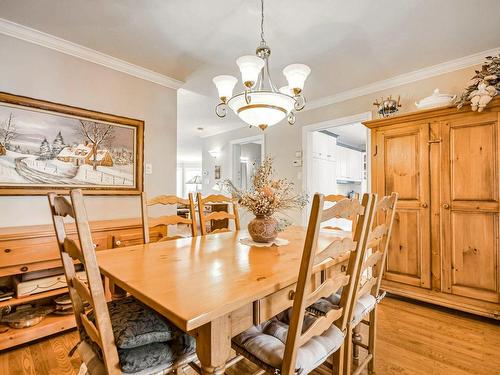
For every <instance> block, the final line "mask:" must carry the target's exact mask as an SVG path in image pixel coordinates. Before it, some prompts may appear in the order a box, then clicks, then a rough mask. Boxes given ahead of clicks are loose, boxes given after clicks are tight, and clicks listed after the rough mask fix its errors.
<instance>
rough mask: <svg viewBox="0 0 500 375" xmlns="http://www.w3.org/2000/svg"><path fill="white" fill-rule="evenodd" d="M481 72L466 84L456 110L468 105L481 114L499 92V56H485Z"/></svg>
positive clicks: (477, 71) (477, 72) (478, 71)
mask: <svg viewBox="0 0 500 375" xmlns="http://www.w3.org/2000/svg"><path fill="white" fill-rule="evenodd" d="M486 60H488V61H486V62H485V63H484V64H483V66H482V67H481V70H476V75H475V76H474V77H473V78H472V79H471V80H470V81H469V82H468V84H467V87H466V88H465V90H464V92H463V93H462V95H460V97H459V98H458V99H457V101H456V104H457V108H459V109H460V108H462V107H463V106H464V105H465V104H470V105H471V107H472V110H473V111H478V112H481V111H482V110H483V109H484V108H485V107H486V105H487V104H488V103H489V102H490V101H491V99H493V97H494V96H496V95H497V94H498V93H499V92H500V54H499V55H498V56H487V57H486Z"/></svg>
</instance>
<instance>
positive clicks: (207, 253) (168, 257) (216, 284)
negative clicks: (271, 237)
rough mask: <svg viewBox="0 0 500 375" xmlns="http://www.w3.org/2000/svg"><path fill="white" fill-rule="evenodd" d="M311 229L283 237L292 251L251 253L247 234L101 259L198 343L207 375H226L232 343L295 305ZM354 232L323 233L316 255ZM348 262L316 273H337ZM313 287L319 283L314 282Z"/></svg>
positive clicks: (333, 262) (106, 271) (116, 278)
mask: <svg viewBox="0 0 500 375" xmlns="http://www.w3.org/2000/svg"><path fill="white" fill-rule="evenodd" d="M305 235H306V230H305V228H302V227H298V226H293V227H289V228H288V229H287V230H285V231H284V232H282V233H280V236H279V237H280V238H283V239H286V240H288V241H289V243H288V244H287V245H283V246H279V247H277V246H271V247H256V246H252V247H250V246H247V245H244V244H242V243H241V242H240V239H242V238H246V237H249V235H248V232H247V231H245V230H241V231H236V232H226V233H219V234H209V235H206V236H198V237H193V238H182V239H177V240H171V241H164V242H157V243H150V244H144V245H136V246H129V247H122V248H118V249H112V250H107V251H102V252H98V253H97V257H98V263H99V267H100V269H101V273H102V274H103V275H104V276H106V277H108V278H109V279H110V280H111V281H113V282H114V283H115V285H117V286H118V287H120V288H122V289H124V290H125V291H126V292H128V293H129V294H131V295H132V296H134V297H135V298H137V299H138V300H140V301H142V302H143V303H144V304H145V305H147V306H149V307H151V308H152V309H154V310H155V311H157V312H158V313H160V314H162V315H163V316H165V317H166V318H167V319H168V320H170V321H171V322H172V323H174V324H175V325H176V326H177V327H178V328H180V329H181V330H183V331H184V332H187V333H189V334H191V335H192V336H194V337H195V338H196V352H197V355H198V359H199V361H200V364H201V370H202V373H203V374H223V373H224V369H225V365H226V361H227V360H228V359H229V357H230V354H231V338H232V337H234V336H236V335H238V334H239V333H241V332H243V331H244V330H246V329H248V328H250V327H251V326H252V325H253V324H259V323H261V322H264V321H265V320H267V319H269V318H271V317H273V316H274V315H276V314H277V313H279V312H281V311H284V310H285V309H287V308H288V307H290V306H291V305H292V302H293V300H292V293H291V292H292V291H293V290H294V288H295V283H296V281H297V278H298V273H299V266H300V261H301V256H302V250H303V246H304V240H305ZM346 235H348V232H341V231H332V230H324V231H321V232H320V235H319V240H318V249H322V248H324V247H326V246H327V245H328V244H329V243H331V242H332V241H333V240H334V239H335V238H338V237H345V236H346ZM346 262H347V255H342V256H339V257H337V258H336V259H330V260H328V261H327V262H324V263H322V264H320V265H318V266H316V267H315V270H314V272H315V275H318V274H319V273H320V271H323V272H335V270H336V269H337V268H340V267H345V265H346ZM311 283H314V280H311Z"/></svg>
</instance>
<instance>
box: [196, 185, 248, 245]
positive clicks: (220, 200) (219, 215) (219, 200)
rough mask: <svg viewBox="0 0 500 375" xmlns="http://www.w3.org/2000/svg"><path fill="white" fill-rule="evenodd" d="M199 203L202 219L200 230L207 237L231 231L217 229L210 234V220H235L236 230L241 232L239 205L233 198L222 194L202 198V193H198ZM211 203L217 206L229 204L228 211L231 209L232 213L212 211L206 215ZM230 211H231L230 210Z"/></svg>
mask: <svg viewBox="0 0 500 375" xmlns="http://www.w3.org/2000/svg"><path fill="white" fill-rule="evenodd" d="M197 201H198V214H199V218H200V229H201V234H202V235H205V234H208V233H213V234H215V233H222V232H228V231H229V230H230V229H229V228H227V229H223V228H220V229H215V230H211V231H210V232H208V229H207V222H208V221H210V220H224V219H227V220H234V228H235V230H240V217H239V214H238V205H237V203H236V201H235V200H234V199H233V198H230V197H226V196H225V195H221V194H212V195H208V196H206V197H205V198H203V197H202V196H201V193H198V196H197ZM210 203H215V204H227V206H228V209H229V207H231V209H232V213H230V212H226V211H212V212H210V213H209V214H206V213H205V206H207V204H210ZM228 211H229V210H228Z"/></svg>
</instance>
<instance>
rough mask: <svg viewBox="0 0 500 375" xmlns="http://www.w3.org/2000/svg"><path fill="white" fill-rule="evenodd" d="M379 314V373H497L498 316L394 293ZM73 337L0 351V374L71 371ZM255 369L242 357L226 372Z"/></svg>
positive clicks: (76, 362) (55, 374) (75, 363)
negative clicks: (406, 298) (479, 315)
mask: <svg viewBox="0 0 500 375" xmlns="http://www.w3.org/2000/svg"><path fill="white" fill-rule="evenodd" d="M379 317H380V318H379V327H378V329H379V330H378V333H379V336H378V340H377V344H378V346H377V363H376V373H377V374H378V375H396V374H398V375H493V374H500V355H499V352H498V350H499V349H498V348H500V322H496V321H492V320H488V319H481V318H477V317H473V316H471V315H467V314H462V313H457V312H453V311H451V310H447V309H441V308H437V307H435V306H430V305H420V304H417V303H412V302H407V301H403V300H399V299H395V298H386V299H385V300H384V301H382V303H381V305H380V310H379ZM77 341H78V337H77V334H76V332H71V333H67V334H63V335H59V336H54V337H52V338H49V339H46V340H43V341H39V342H37V343H35V344H33V345H29V346H24V347H20V348H17V349H14V350H10V351H7V352H4V353H0V374H2V375H3V374H6V375H7V374H9V375H21V374H23V375H24V374H36V375H60V374H61V375H62V374H72V373H75V374H76V373H77V372H78V368H79V365H80V361H79V359H78V355H77V354H75V356H74V357H73V358H69V357H68V355H67V353H68V352H69V350H70V349H71V348H72V347H73V345H74V344H75V343H76V342H77ZM255 369H256V367H254V366H253V365H252V364H249V363H248V362H247V361H242V362H240V363H238V364H237V365H236V366H234V367H233V368H231V369H228V370H227V373H228V374H230V375H236V374H240V375H241V374H244V373H248V370H255ZM186 373H189V375H191V372H190V371H186ZM192 373H194V372H192Z"/></svg>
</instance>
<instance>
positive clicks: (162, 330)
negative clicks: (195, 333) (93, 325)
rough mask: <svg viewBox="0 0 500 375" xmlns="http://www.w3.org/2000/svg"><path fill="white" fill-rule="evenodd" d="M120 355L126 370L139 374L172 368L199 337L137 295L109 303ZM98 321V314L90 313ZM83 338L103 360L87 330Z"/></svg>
mask: <svg viewBox="0 0 500 375" xmlns="http://www.w3.org/2000/svg"><path fill="white" fill-rule="evenodd" d="M108 309H109V314H110V318H111V325H112V327H113V335H114V337H115V342H116V346H117V347H118V357H119V359H120V365H121V369H122V372H124V373H134V374H135V373H138V374H140V373H141V371H143V370H148V372H147V373H148V374H149V373H150V370H152V368H155V369H156V368H157V367H158V368H159V369H160V370H161V369H162V368H166V367H169V366H170V365H171V364H172V363H173V362H174V361H176V360H177V359H179V358H181V357H184V356H188V355H191V354H193V353H194V351H195V347H196V342H195V339H194V338H193V337H191V336H189V335H187V334H186V333H184V332H182V331H181V330H179V329H178V328H176V327H175V326H174V325H173V324H171V323H169V322H168V321H167V320H166V319H164V318H163V317H162V316H160V315H159V314H157V313H156V312H155V311H153V310H152V309H150V308H149V307H147V306H145V305H144V304H142V303H141V302H139V301H138V300H136V299H135V298H133V297H127V298H123V299H120V300H115V301H111V302H108ZM88 318H89V320H91V321H92V322H94V319H95V318H94V314H93V311H91V312H90V313H89V314H88ZM80 335H81V337H82V340H84V341H85V342H87V343H88V344H89V345H90V346H91V348H92V350H93V351H94V352H95V353H96V354H97V356H98V358H99V359H100V360H102V353H101V350H100V347H99V346H98V345H97V344H96V343H94V342H92V340H91V339H90V337H88V335H87V333H86V332H85V330H83V329H82V330H80Z"/></svg>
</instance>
